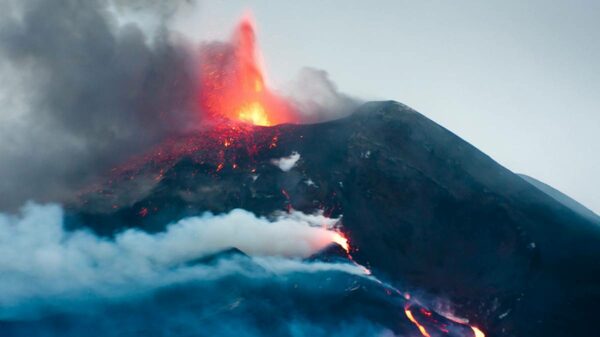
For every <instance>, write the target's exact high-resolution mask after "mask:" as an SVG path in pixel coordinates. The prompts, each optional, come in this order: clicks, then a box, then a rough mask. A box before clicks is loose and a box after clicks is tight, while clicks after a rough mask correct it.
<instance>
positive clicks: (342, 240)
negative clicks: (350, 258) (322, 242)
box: [332, 232, 350, 253]
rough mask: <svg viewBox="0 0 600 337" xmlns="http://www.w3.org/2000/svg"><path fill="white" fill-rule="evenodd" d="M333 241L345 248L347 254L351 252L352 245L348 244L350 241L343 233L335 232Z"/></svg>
mask: <svg viewBox="0 0 600 337" xmlns="http://www.w3.org/2000/svg"><path fill="white" fill-rule="evenodd" d="M332 241H333V242H335V243H337V244H338V245H340V247H342V248H344V250H345V251H346V253H349V252H350V244H348V239H347V238H346V237H345V236H344V235H343V234H342V233H340V232H334V233H333V238H332Z"/></svg>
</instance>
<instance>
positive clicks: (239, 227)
mask: <svg viewBox="0 0 600 337" xmlns="http://www.w3.org/2000/svg"><path fill="white" fill-rule="evenodd" d="M63 221H64V219H63V210H62V208H61V207H60V206H57V205H45V206H41V205H36V204H28V205H26V206H25V207H24V208H23V209H22V211H21V214H20V215H7V214H1V213H0V275H1V277H0V304H1V305H0V318H7V317H20V316H23V315H36V314H38V313H39V312H40V311H43V310H52V309H54V308H56V307H59V308H66V307H69V306H70V305H72V304H76V303H86V302H94V301H98V300H106V299H119V298H124V297H131V296H138V295H142V294H144V293H145V292H148V291H151V290H153V289H156V288H158V287H161V286H166V285H173V284H176V283H180V282H187V281H193V280H214V279H218V278H220V277H224V276H227V275H233V274H247V275H248V276H250V277H252V276H253V273H256V270H254V271H253V269H252V268H247V266H245V265H244V264H243V263H242V262H241V261H239V260H240V259H241V257H238V258H237V259H238V261H236V258H235V257H234V258H229V259H224V260H220V262H219V263H217V264H208V265H207V264H190V263H189V262H190V261H193V260H195V259H198V258H200V257H202V256H206V255H207V254H211V253H215V252H219V251H222V250H224V249H227V248H231V247H236V248H238V249H240V250H242V251H243V252H245V253H246V254H248V255H250V256H253V257H254V258H253V259H252V261H253V263H256V264H257V265H260V266H262V267H264V268H265V269H268V270H269V271H271V272H275V273H288V272H294V271H296V272H311V271H314V272H317V271H323V270H339V271H342V272H348V273H354V274H362V273H363V272H362V270H361V269H360V268H358V267H355V266H352V265H343V264H327V263H306V262H302V261H299V260H294V258H301V257H306V256H309V255H311V254H313V253H315V252H317V251H318V250H320V249H322V248H324V247H325V246H327V245H329V244H330V243H332V242H333V241H334V239H335V236H336V235H337V233H336V232H335V231H333V230H331V229H329V228H330V227H331V226H332V225H333V224H334V223H335V222H336V219H329V218H326V217H324V216H322V215H305V214H302V213H300V212H295V213H292V214H289V215H287V214H280V215H279V216H277V217H276V218H275V219H272V220H268V219H266V218H262V217H261V218H258V217H256V216H254V215H253V214H252V213H249V212H247V211H244V210H240V209H237V210H233V211H231V212H230V213H227V214H222V215H212V214H208V213H207V214H205V215H203V216H199V217H191V218H186V219H183V220H181V221H179V222H177V223H174V224H171V225H170V226H168V227H167V229H166V230H165V231H164V232H161V233H157V234H148V233H145V232H142V231H140V230H136V229H130V230H127V231H125V232H123V233H121V234H118V235H117V236H116V237H115V238H114V239H108V238H102V237H98V236H96V235H94V234H92V233H90V232H88V231H84V230H76V231H66V230H65V229H64V228H63ZM290 258H291V259H290ZM246 261H247V259H246ZM246 263H247V262H246ZM254 276H257V277H258V276H259V275H254ZM263 276H264V275H263ZM76 307H77V306H76Z"/></svg>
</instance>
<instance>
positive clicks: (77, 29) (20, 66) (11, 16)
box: [0, 0, 194, 208]
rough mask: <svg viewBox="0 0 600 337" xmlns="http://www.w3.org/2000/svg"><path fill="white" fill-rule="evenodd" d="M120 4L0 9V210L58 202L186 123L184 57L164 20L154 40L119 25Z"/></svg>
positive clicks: (21, 4) (39, 0)
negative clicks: (29, 201)
mask: <svg viewBox="0 0 600 337" xmlns="http://www.w3.org/2000/svg"><path fill="white" fill-rule="evenodd" d="M132 3H133V4H138V5H139V1H133V2H132ZM127 4H128V2H126V1H122V0H121V1H118V2H117V5H115V6H113V5H111V4H109V3H108V2H107V1H104V0H89V1H83V2H81V1H74V0H58V1H43V0H25V1H8V2H6V1H4V2H2V4H1V5H0V13H1V14H0V71H1V76H2V78H3V82H4V84H3V89H2V92H0V100H1V101H0V106H1V107H0V109H1V111H0V135H1V136H0V137H1V138H0V157H1V158H2V160H1V163H0V191H2V193H1V194H2V197H0V208H7V207H12V208H14V207H16V206H19V205H20V204H22V202H23V201H24V200H25V199H28V198H35V199H40V200H45V199H56V198H64V197H66V196H68V194H67V193H69V192H70V191H71V189H72V188H73V187H76V186H79V185H80V184H81V183H82V182H84V181H85V180H86V179H88V178H90V177H92V176H93V175H95V174H97V173H99V172H104V171H105V170H106V169H107V168H108V167H110V166H111V165H114V164H115V163H117V162H119V161H120V160H122V159H123V158H125V157H127V156H128V155H130V154H132V153H135V152H136V151H139V150H140V149H143V148H144V147H146V146H148V145H149V144H152V143H155V142H157V141H159V140H160V139H161V138H163V137H164V136H165V135H166V134H169V133H172V132H175V131H179V130H181V129H182V128H183V127H184V126H185V125H186V124H187V123H188V122H189V119H190V118H192V116H193V115H192V114H190V113H189V111H190V106H191V104H192V101H191V98H192V94H193V88H194V74H193V71H192V69H193V68H192V64H191V62H190V61H191V60H190V55H189V53H187V52H186V49H185V48H184V46H183V45H182V44H181V43H179V42H177V41H176V40H175V39H174V38H172V37H171V35H170V33H169V31H168V29H167V28H166V26H165V23H166V21H162V22H160V21H159V24H158V26H159V27H160V29H158V30H156V34H155V35H154V36H148V35H146V34H145V33H144V32H143V31H142V29H141V28H140V27H139V26H138V25H136V24H132V23H129V24H123V25H119V23H118V20H117V17H116V16H115V15H114V14H113V13H114V12H115V11H120V10H124V9H125V8H126V7H127ZM152 8H157V9H165V10H172V8H168V7H164V8H163V6H153V7H152ZM156 20H165V19H164V17H160V16H157V17H156Z"/></svg>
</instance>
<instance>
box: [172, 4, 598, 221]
mask: <svg viewBox="0 0 600 337" xmlns="http://www.w3.org/2000/svg"><path fill="white" fill-rule="evenodd" d="M246 9H250V10H251V11H252V13H253V15H254V17H255V19H256V22H257V26H258V34H259V35H258V39H259V45H260V46H261V49H262V55H263V59H264V61H265V65H266V67H267V72H268V78H269V80H270V82H271V83H272V85H274V86H278V87H283V86H285V85H286V83H287V82H288V81H290V80H291V79H293V78H294V76H295V75H296V74H297V72H298V70H299V69H300V68H301V67H303V66H311V67H317V68H321V69H324V70H326V71H328V72H329V74H330V76H331V78H332V79H333V80H334V81H335V82H336V83H337V84H338V86H339V87H340V89H341V90H342V91H344V92H346V93H349V94H353V95H356V96H358V97H361V98H364V99H394V100H398V101H400V102H403V103H405V104H407V105H409V106H411V107H413V108H415V109H416V110H418V111H419V112H421V113H423V114H425V115H426V116H427V117H429V118H431V119H433V120H434V121H436V122H438V123H439V124H441V125H443V126H444V127H446V128H448V129H450V130H451V131H453V132H455V133H457V134H458V135H459V136H461V137H462V138H464V139H465V140H467V141H469V142H470V143H472V144H473V145H475V146H476V147H478V148H479V149H481V150H482V151H484V152H486V153H487V154H488V155H490V156H491V157H492V158H494V159H495V160H497V161H498V162H500V163H501V164H503V165H505V166H506V167H508V168H509V169H511V170H513V171H515V172H519V173H525V174H528V175H531V176H533V177H535V178H537V179H539V180H542V181H544V182H546V183H548V184H550V185H552V186H554V187H556V188H558V189H559V190H561V191H563V192H565V193H567V194H569V195H570V196H572V197H574V198H575V199H577V200H578V201H580V202H581V203H583V204H584V205H586V206H588V207H589V208H591V209H592V210H594V211H595V212H596V213H600V193H599V192H598V189H599V188H600V177H599V175H598V172H600V1H595V0H588V1H585V0H560V1H543V0H534V1H522V0H502V1H476V0H473V1H464V0H458V1H457V0H453V1H450V0H448V1H423V0H419V1H399V0H389V1H349V0H343V1H307V0H303V1H285V2H284V1H267V0H265V1H239V0H226V1H214V0H211V1H200V5H199V6H198V7H197V8H196V9H194V10H189V8H188V9H187V10H186V11H185V12H183V13H179V15H178V16H177V21H176V27H177V28H178V30H179V31H181V32H183V33H184V34H186V35H188V36H189V37H191V38H194V39H197V40H200V39H206V38H226V37H227V36H229V34H230V31H231V29H232V27H233V26H234V25H235V22H236V21H237V20H238V18H239V17H240V16H241V15H242V14H243V13H244V11H245V10H246Z"/></svg>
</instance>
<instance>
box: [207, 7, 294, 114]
mask: <svg viewBox="0 0 600 337" xmlns="http://www.w3.org/2000/svg"><path fill="white" fill-rule="evenodd" d="M200 74H201V75H200V105H201V108H202V110H203V111H205V112H207V113H208V114H209V116H210V117H213V118H217V119H218V118H227V119H230V120H233V121H240V122H244V123H249V124H254V125H261V126H270V125H276V124H281V123H289V122H294V121H295V118H294V114H293V111H292V108H291V107H290V105H289V104H288V103H287V102H286V101H284V100H283V99H282V98H281V97H279V96H277V95H275V94H274V93H273V92H271V91H270V90H269V88H267V86H266V83H265V77H264V74H263V70H262V69H261V66H260V64H259V62H258V53H257V49H256V38H255V33H254V25H253V23H252V21H251V20H250V18H249V17H245V18H244V19H242V20H241V22H240V23H239V24H238V26H237V28H236V30H235V32H234V34H233V37H232V39H231V42H230V43H229V44H225V45H216V44H212V45H209V46H207V48H205V50H204V51H203V53H202V58H201V69H200Z"/></svg>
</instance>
